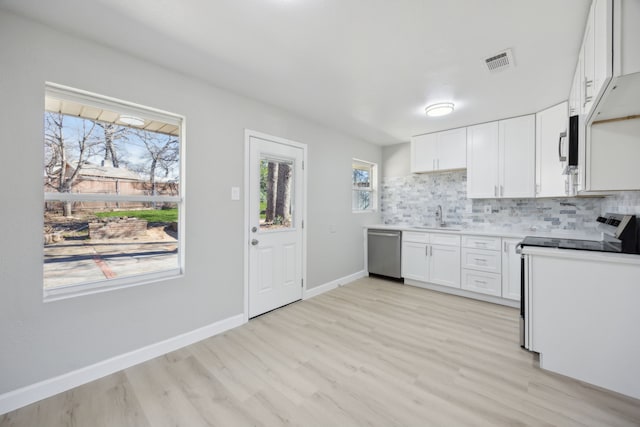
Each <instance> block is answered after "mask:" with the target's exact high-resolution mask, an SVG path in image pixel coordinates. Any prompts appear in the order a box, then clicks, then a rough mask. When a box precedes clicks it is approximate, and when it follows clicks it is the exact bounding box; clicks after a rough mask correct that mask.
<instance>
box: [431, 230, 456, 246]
mask: <svg viewBox="0 0 640 427" xmlns="http://www.w3.org/2000/svg"><path fill="white" fill-rule="evenodd" d="M429 243H431V244H432V245H443V246H460V236H456V235H453V234H439V233H434V234H430V235H429Z"/></svg>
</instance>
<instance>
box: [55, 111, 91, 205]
mask: <svg viewBox="0 0 640 427" xmlns="http://www.w3.org/2000/svg"><path fill="white" fill-rule="evenodd" d="M65 117H66V116H65V115H64V114H60V113H53V112H46V113H45V135H44V141H45V180H46V182H45V185H46V186H49V187H51V188H53V189H54V190H55V191H57V192H59V193H69V192H71V189H72V187H73V185H74V183H75V182H76V180H77V179H78V176H79V173H80V170H81V169H82V167H83V165H84V163H85V162H86V161H87V159H88V158H89V157H91V156H92V155H93V154H94V153H95V150H96V147H97V146H98V145H99V144H100V141H99V140H98V139H96V138H95V136H94V130H95V127H96V123H95V122H93V121H89V120H82V122H81V126H80V127H78V128H76V129H75V135H68V134H67V132H65V131H66V130H67V128H66V127H65ZM63 210H64V213H63V214H64V216H70V215H71V213H72V212H71V203H70V202H66V203H64V208H63Z"/></svg>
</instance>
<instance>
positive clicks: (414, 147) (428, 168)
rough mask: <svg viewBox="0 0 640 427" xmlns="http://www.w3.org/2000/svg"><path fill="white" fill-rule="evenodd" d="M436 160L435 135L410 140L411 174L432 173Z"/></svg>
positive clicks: (436, 140) (415, 137)
mask: <svg viewBox="0 0 640 427" xmlns="http://www.w3.org/2000/svg"><path fill="white" fill-rule="evenodd" d="M437 158H438V137H437V135H436V134H435V133H430V134H427V135H420V136H414V137H413V138H411V172H413V173H416V172H432V171H434V170H436V159H437Z"/></svg>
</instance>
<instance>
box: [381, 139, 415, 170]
mask: <svg viewBox="0 0 640 427" xmlns="http://www.w3.org/2000/svg"><path fill="white" fill-rule="evenodd" d="M410 158H411V146H410V144H409V143H408V142H405V143H404V144H396V145H388V146H386V147H382V177H383V178H387V177H398V176H407V175H409V174H410V173H411V165H410Z"/></svg>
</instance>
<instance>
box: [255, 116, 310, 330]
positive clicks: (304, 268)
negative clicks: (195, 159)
mask: <svg viewBox="0 0 640 427" xmlns="http://www.w3.org/2000/svg"><path fill="white" fill-rule="evenodd" d="M244 137H245V138H244V139H245V145H244V148H245V150H244V165H245V167H244V233H243V236H244V263H243V268H244V311H243V312H244V321H245V322H247V321H248V320H249V252H250V244H251V243H250V242H251V230H250V228H251V219H250V218H251V215H250V192H251V191H250V190H251V187H250V185H251V182H250V167H251V156H250V146H251V144H250V141H251V138H259V139H263V140H267V141H272V142H276V143H279V144H284V145H288V146H291V147H295V148H299V149H301V150H302V152H303V171H302V172H303V189H302V193H303V195H302V223H303V224H304V225H303V227H302V280H303V286H302V295H303V296H304V295H305V293H306V290H307V226H306V224H307V188H308V186H307V182H308V179H307V177H308V162H307V145H306V144H303V143H300V142H296V141H292V140H289V139H285V138H281V137H277V136H273V135H268V134H265V133H262V132H258V131H254V130H250V129H245V132H244Z"/></svg>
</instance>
